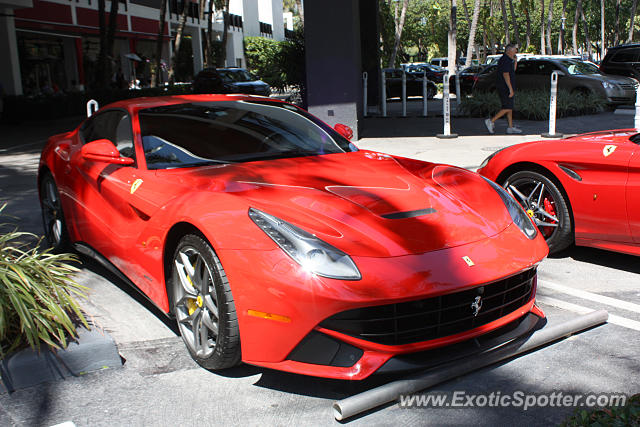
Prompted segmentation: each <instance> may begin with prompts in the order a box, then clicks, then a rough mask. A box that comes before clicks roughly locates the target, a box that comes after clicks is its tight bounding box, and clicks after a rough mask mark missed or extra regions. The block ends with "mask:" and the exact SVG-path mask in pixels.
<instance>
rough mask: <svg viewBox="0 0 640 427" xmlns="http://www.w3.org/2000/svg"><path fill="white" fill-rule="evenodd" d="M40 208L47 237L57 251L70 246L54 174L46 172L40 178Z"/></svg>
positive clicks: (53, 249) (54, 250) (51, 246)
mask: <svg viewBox="0 0 640 427" xmlns="http://www.w3.org/2000/svg"><path fill="white" fill-rule="evenodd" d="M40 208H41V209H42V225H43V226H44V236H45V239H46V241H47V243H48V245H49V247H50V248H51V250H52V251H53V252H55V253H60V252H64V251H65V250H67V249H68V248H69V235H68V233H67V226H66V224H65V222H64V212H63V211H62V203H61V202H60V193H59V192H58V187H57V186H56V182H55V181H54V180H53V176H51V174H50V173H48V172H45V175H44V176H43V177H42V179H41V180H40Z"/></svg>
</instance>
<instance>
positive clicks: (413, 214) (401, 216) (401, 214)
mask: <svg viewBox="0 0 640 427" xmlns="http://www.w3.org/2000/svg"><path fill="white" fill-rule="evenodd" d="M435 212H436V210H435V209H433V208H427V209H418V210H415V211H406V212H393V213H390V214H385V215H382V217H383V218H386V219H404V218H415V217H417V216H422V215H428V214H432V213H435Z"/></svg>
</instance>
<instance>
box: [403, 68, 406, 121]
mask: <svg viewBox="0 0 640 427" xmlns="http://www.w3.org/2000/svg"><path fill="white" fill-rule="evenodd" d="M402 117H407V72H406V71H405V70H404V68H403V69H402Z"/></svg>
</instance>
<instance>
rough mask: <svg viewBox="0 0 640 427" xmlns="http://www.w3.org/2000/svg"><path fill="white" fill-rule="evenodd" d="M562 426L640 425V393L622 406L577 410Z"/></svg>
mask: <svg viewBox="0 0 640 427" xmlns="http://www.w3.org/2000/svg"><path fill="white" fill-rule="evenodd" d="M561 426H563V427H576V426H585V427H586V426H640V394H636V395H634V396H631V397H630V398H629V401H628V402H627V404H626V405H624V406H621V407H610V408H602V409H596V410H593V411H589V412H587V411H585V410H576V411H575V413H574V414H573V416H571V417H570V418H569V419H567V420H566V421H564V422H563V423H562V424H561Z"/></svg>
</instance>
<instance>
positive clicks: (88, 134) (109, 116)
mask: <svg viewBox="0 0 640 427" xmlns="http://www.w3.org/2000/svg"><path fill="white" fill-rule="evenodd" d="M80 136H81V137H82V142H83V143H84V144H86V143H87V142H91V141H95V140H97V139H108V140H109V141H111V142H112V143H113V145H115V146H116V148H117V149H118V151H119V152H120V154H121V155H122V156H124V157H131V158H133V159H135V150H134V147H133V133H132V129H131V118H130V117H129V114H128V113H127V112H126V111H122V110H111V111H105V112H102V113H99V114H96V115H95V116H93V117H91V118H90V119H89V120H87V121H86V122H85V124H84V126H82V129H80Z"/></svg>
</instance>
